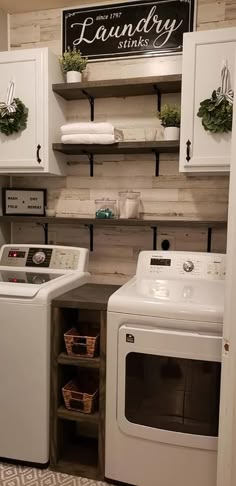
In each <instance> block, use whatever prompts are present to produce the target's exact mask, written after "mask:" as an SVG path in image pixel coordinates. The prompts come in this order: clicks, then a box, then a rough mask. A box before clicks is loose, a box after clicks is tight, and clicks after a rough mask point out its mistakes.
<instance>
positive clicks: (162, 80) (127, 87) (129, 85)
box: [52, 74, 181, 100]
mask: <svg viewBox="0 0 236 486" xmlns="http://www.w3.org/2000/svg"><path fill="white" fill-rule="evenodd" d="M52 89H53V91H54V92H55V93H57V94H59V95H60V96H62V97H63V98H64V99H65V100H81V99H86V98H88V97H92V98H111V97H118V96H119V97H125V96H140V95H155V94H157V93H158V91H159V92H160V93H178V92H180V90H181V75H180V74H171V75H166V76H152V77H147V78H145V79H144V78H132V79H112V80H108V81H107V80H105V81H88V82H85V83H62V84H53V86H52Z"/></svg>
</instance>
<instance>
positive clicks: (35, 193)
mask: <svg viewBox="0 0 236 486" xmlns="http://www.w3.org/2000/svg"><path fill="white" fill-rule="evenodd" d="M2 203H3V204H2V207H3V214H4V215H6V216H7V215H11V216H14V215H15V216H17V215H19V216H33V215H37V216H45V207H46V189H12V188H3V190H2Z"/></svg>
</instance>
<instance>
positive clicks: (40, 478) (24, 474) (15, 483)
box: [0, 463, 107, 486]
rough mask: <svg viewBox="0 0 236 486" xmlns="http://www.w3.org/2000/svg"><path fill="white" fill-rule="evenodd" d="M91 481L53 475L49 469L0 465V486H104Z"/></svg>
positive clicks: (98, 482) (57, 474)
mask: <svg viewBox="0 0 236 486" xmlns="http://www.w3.org/2000/svg"><path fill="white" fill-rule="evenodd" d="M106 484H107V483H103V482H101V481H94V480H92V479H86V478H78V477H74V476H68V475H67V474H60V473H54V472H52V471H50V470H49V469H35V468H31V467H25V466H15V465H12V464H3V463H0V486H106Z"/></svg>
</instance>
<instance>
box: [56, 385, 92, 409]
mask: <svg viewBox="0 0 236 486" xmlns="http://www.w3.org/2000/svg"><path fill="white" fill-rule="evenodd" d="M83 390H86V391H83ZM62 394H63V398H64V401H65V406H66V408H68V409H69V410H77V411H78V412H83V413H93V412H95V411H96V408H97V403H98V388H97V387H96V384H95V383H93V382H89V381H87V382H86V383H82V382H80V381H76V380H71V381H69V383H67V384H66V385H65V386H64V387H63V388H62Z"/></svg>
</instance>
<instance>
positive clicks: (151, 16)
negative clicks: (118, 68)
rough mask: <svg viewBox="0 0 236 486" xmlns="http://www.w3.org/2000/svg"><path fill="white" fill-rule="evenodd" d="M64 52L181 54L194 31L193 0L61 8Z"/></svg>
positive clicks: (115, 56)
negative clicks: (185, 35)
mask: <svg viewBox="0 0 236 486" xmlns="http://www.w3.org/2000/svg"><path fill="white" fill-rule="evenodd" d="M62 15H63V22H62V25H63V46H62V49H63V52H64V51H65V50H67V49H68V48H70V49H73V47H76V48H77V49H79V50H80V51H81V53H82V55H84V56H87V57H88V59H89V60H105V59H119V58H123V57H139V56H140V55H141V56H158V55H167V54H176V53H181V52H182V48H183V34H184V32H191V31H192V30H193V20H194V0H159V1H156V2H155V1H128V2H125V3H116V4H106V5H98V6H96V7H81V8H71V9H65V10H63V11H62Z"/></svg>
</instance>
